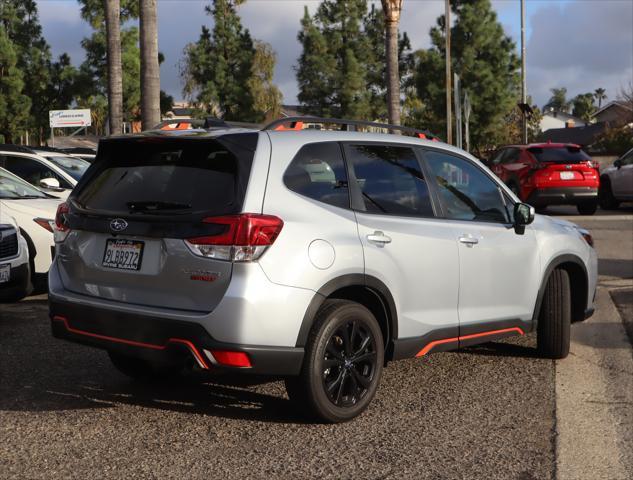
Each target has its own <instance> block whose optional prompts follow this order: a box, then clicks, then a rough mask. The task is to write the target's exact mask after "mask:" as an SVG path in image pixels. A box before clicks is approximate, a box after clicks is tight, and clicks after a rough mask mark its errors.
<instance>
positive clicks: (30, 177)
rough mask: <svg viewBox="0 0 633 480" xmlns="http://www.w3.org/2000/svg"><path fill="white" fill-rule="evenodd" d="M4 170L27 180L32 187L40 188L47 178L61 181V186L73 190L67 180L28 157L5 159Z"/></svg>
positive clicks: (8, 157) (6, 157) (9, 157)
mask: <svg viewBox="0 0 633 480" xmlns="http://www.w3.org/2000/svg"><path fill="white" fill-rule="evenodd" d="M4 168H6V169H7V170H9V171H10V172H11V173H13V174H14V175H17V176H18V177H20V178H22V179H24V180H26V181H27V182H29V183H30V184H31V185H35V186H38V185H39V184H40V180H43V179H45V178H54V179H56V180H57V181H59V185H60V187H62V188H73V187H72V185H70V184H69V183H68V182H67V181H66V180H64V179H63V178H62V177H60V176H59V175H58V174H56V173H55V172H54V171H53V170H51V169H50V168H48V167H47V166H46V165H44V164H43V163H40V162H38V161H37V160H33V159H32V158H28V157H17V156H16V157H13V156H9V155H7V156H5V157H4Z"/></svg>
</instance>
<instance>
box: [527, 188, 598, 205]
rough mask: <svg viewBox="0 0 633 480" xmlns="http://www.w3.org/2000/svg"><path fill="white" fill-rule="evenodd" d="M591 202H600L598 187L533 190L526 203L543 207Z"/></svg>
mask: <svg viewBox="0 0 633 480" xmlns="http://www.w3.org/2000/svg"><path fill="white" fill-rule="evenodd" d="M591 201H598V188H597V187H596V188H594V187H567V188H541V189H538V190H533V191H532V193H530V195H529V197H528V198H527V200H526V201H525V202H526V203H529V204H530V205H534V206H535V207H541V206H547V205H567V204H570V205H576V204H578V203H584V202H591Z"/></svg>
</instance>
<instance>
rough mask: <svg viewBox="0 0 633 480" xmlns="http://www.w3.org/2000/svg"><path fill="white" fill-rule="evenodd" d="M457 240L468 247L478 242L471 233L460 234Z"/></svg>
mask: <svg viewBox="0 0 633 480" xmlns="http://www.w3.org/2000/svg"><path fill="white" fill-rule="evenodd" d="M459 241H460V243H463V244H464V245H466V246H468V247H472V246H473V245H477V244H478V243H479V239H478V238H475V237H473V236H472V235H462V236H461V237H459Z"/></svg>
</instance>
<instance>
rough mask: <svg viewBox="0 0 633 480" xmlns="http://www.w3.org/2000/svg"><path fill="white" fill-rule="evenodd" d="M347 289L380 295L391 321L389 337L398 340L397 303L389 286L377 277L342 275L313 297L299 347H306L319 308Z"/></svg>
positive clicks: (302, 325) (324, 286)
mask: <svg viewBox="0 0 633 480" xmlns="http://www.w3.org/2000/svg"><path fill="white" fill-rule="evenodd" d="M345 287H364V288H367V289H368V290H369V291H373V292H374V293H377V294H378V295H379V300H380V301H381V302H382V303H383V306H384V307H385V308H386V314H387V318H388V320H389V325H388V326H389V337H390V338H391V339H395V338H398V313H397V310H396V303H395V301H394V299H393V296H392V295H391V293H390V292H389V289H388V288H387V286H386V285H385V284H384V283H383V282H381V281H380V280H378V279H377V278H375V277H372V276H370V275H363V274H361V273H354V274H349V275H342V276H340V277H337V278H334V279H332V280H330V281H329V282H327V283H326V284H325V285H323V286H322V287H321V288H320V289H319V290H318V291H317V293H316V294H315V295H314V297H312V300H311V301H310V305H308V308H307V310H306V312H305V314H304V316H303V321H302V322H301V327H300V329H299V335H298V336H297V343H296V346H297V347H304V346H305V344H306V342H307V339H308V334H309V333H310V329H311V328H312V325H313V323H314V318H315V317H316V314H317V312H318V311H319V308H321V305H322V304H323V302H325V300H326V299H327V298H328V297H329V296H330V295H332V294H333V293H334V292H336V291H337V290H340V289H341V288H345Z"/></svg>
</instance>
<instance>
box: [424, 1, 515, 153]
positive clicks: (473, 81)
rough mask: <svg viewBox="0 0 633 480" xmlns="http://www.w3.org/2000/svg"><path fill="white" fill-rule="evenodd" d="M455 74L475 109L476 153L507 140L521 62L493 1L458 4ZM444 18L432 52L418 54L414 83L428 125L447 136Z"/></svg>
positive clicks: (434, 32) (472, 136)
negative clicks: (509, 115)
mask: <svg viewBox="0 0 633 480" xmlns="http://www.w3.org/2000/svg"><path fill="white" fill-rule="evenodd" d="M452 11H453V13H454V14H455V17H454V18H455V23H454V25H453V27H452V28H451V50H452V62H451V63H452V69H453V71H454V72H456V73H457V74H458V75H459V76H460V78H461V83H462V87H463V89H464V90H468V92H469V96H470V101H471V105H472V113H471V116H470V139H471V147H472V149H474V150H482V149H484V148H487V147H489V146H494V145H496V144H498V142H500V141H503V140H504V139H505V138H506V137H507V135H506V133H505V128H506V125H505V118H506V116H507V115H508V114H510V112H511V111H512V109H513V108H514V106H515V105H516V103H517V102H518V99H519V75H518V69H519V59H518V57H517V54H516V46H515V44H514V42H513V41H512V40H511V39H510V38H509V37H508V36H507V35H506V34H505V32H504V30H503V27H502V26H501V24H500V23H499V21H498V20H497V15H496V13H495V12H494V10H493V9H492V6H491V4H490V0H454V1H453V4H452ZM444 21H445V19H444V16H443V15H442V16H441V17H440V18H438V21H437V25H436V26H435V27H433V28H432V29H431V41H432V45H433V46H432V47H431V48H430V49H429V50H419V51H417V52H416V53H415V64H416V66H415V70H416V71H415V78H414V84H415V87H416V91H417V96H418V97H419V99H420V101H421V102H422V107H423V110H422V112H421V113H422V118H421V119H422V120H423V123H424V124H423V125H418V126H420V127H422V126H424V127H426V128H430V129H431V130H433V131H436V132H442V131H446V118H445V108H446V90H445V83H444V78H445V65H446V63H445V55H444V48H445V47H444Z"/></svg>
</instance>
